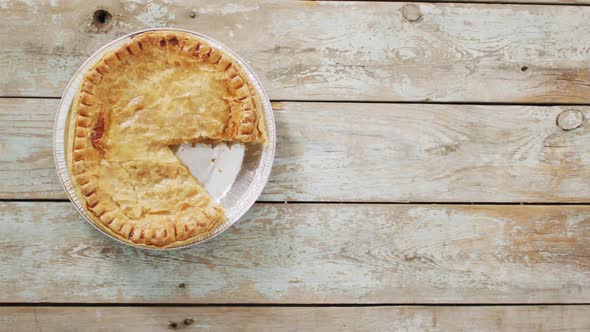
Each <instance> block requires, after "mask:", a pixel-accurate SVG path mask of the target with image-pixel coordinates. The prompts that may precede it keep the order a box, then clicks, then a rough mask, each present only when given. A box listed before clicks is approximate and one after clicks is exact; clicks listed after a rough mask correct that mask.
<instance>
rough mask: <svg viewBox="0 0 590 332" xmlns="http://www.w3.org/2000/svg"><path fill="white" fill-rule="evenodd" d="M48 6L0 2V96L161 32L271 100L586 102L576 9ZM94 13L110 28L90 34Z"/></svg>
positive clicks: (585, 47)
mask: <svg viewBox="0 0 590 332" xmlns="http://www.w3.org/2000/svg"><path fill="white" fill-rule="evenodd" d="M53 4H54V3H53V2H46V1H36V0H33V1H4V2H2V4H1V5H0V17H2V20H0V31H1V32H0V41H1V43H2V44H1V47H0V94H1V95H3V96H59V95H61V93H62V91H63V88H64V86H65V84H66V82H67V81H68V80H69V78H70V77H71V76H72V74H73V73H74V71H75V70H76V68H77V67H78V66H79V65H80V63H81V62H82V61H83V60H84V59H86V58H87V57H88V56H89V55H90V54H91V53H93V52H94V51H95V50H96V49H97V48H98V47H99V46H101V45H103V44H105V43H106V42H107V41H110V40H112V39H114V38H115V37H117V36H121V35H123V34H126V33H128V32H131V31H135V30H138V29H141V28H147V27H170V26H172V27H180V28H186V29H191V30H195V31H199V32H202V33H204V34H207V35H210V36H212V37H214V38H216V39H218V40H220V41H222V42H224V43H225V44H227V45H228V46H230V47H231V48H233V49H235V50H236V51H237V52H238V53H239V54H240V55H242V56H243V57H244V58H245V59H246V60H247V62H249V63H250V64H251V65H252V66H253V68H254V70H255V72H256V73H257V74H258V75H259V77H260V79H261V80H262V82H263V84H264V86H265V87H266V89H267V90H268V92H269V94H270V96H271V98H273V99H281V100H292V99H297V100H362V101H369V100H372V101H424V100H429V101H477V102H503V103H505V102H519V103H523V102H526V103H548V102H559V103H588V102H590V97H589V96H590V70H589V69H588V65H589V62H588V55H589V54H590V25H588V24H586V23H587V22H588V21H590V7H586V6H538V5H497V4H452V3H451V4H449V3H418V4H412V5H411V6H417V10H418V12H419V15H418V16H416V18H415V19H408V18H406V17H404V14H403V12H404V6H407V5H408V4H406V3H398V2H376V3H375V2H347V1H345V2H296V1H260V2H251V1H244V2H237V3H236V2H234V1H192V0H191V1H188V0H183V1H174V2H172V1H170V2H169V1H163V0H162V1H159V0H157V1H151V0H150V1H144V0H140V1H110V0H109V1H107V0H101V1H97V2H86V1H81V0H71V1H64V2H60V3H59V5H53ZM99 8H100V9H106V10H108V11H109V12H111V13H112V21H111V22H110V23H109V24H107V25H105V26H101V27H96V26H94V25H93V24H92V17H93V13H94V12H95V10H97V9H99ZM335 13H337V15H336V14H335ZM33 27H34V28H33ZM40 31H42V33H39V32H40Z"/></svg>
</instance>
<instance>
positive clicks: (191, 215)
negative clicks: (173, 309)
mask: <svg viewBox="0 0 590 332" xmlns="http://www.w3.org/2000/svg"><path fill="white" fill-rule="evenodd" d="M265 126H266V125H265V122H264V116H263V112H262V105H261V101H260V97H259V96H258V94H257V92H256V90H255V89H254V88H253V87H252V84H251V83H250V82H249V79H248V77H247V75H246V73H245V71H244V70H243V69H242V68H241V67H240V65H239V64H238V63H237V62H236V61H234V60H233V59H232V57H230V56H229V55H227V54H225V53H223V52H222V51H221V50H219V49H216V48H214V47H212V46H211V45H209V44H208V43H206V42H204V41H202V40H200V39H199V38H197V37H194V36H193V35H191V34H188V33H183V32H178V31H152V32H145V33H141V34H138V35H136V36H134V37H133V38H132V39H131V40H130V41H129V42H128V43H127V44H125V45H124V46H121V47H120V48H118V49H116V50H114V51H112V52H110V53H109V54H107V55H105V56H104V57H103V58H102V59H100V60H99V61H98V62H97V63H96V64H95V65H94V66H93V67H92V68H90V69H89V70H88V71H87V72H86V74H85V76H84V78H83V80H82V82H81V85H80V89H79V91H78V93H77V95H76V97H75V98H74V102H73V104H72V108H71V113H70V119H69V124H68V137H69V138H68V144H69V146H68V148H67V157H68V167H69V169H70V173H71V174H72V178H73V186H74V188H75V190H76V191H77V193H78V196H79V197H80V198H81V201H82V204H83V205H84V207H85V209H86V211H87V212H88V213H87V214H88V215H89V216H90V218H91V219H92V221H93V222H94V223H95V224H96V225H97V226H98V227H99V228H101V229H102V230H104V231H105V232H107V233H109V234H111V235H112V236H115V237H116V238H118V239H120V240H122V241H125V242H127V243H131V244H135V245H139V246H146V247H155V248H170V247H178V246H183V245H186V244H190V243H193V242H195V241H198V240H199V239H203V238H206V237H208V236H209V235H210V234H211V233H212V232H214V231H215V229H216V227H218V226H219V225H221V224H223V223H224V221H225V217H224V210H223V208H222V207H221V205H220V204H218V203H217V202H215V201H214V200H213V199H212V197H211V196H210V195H209V194H208V193H207V192H206V191H205V189H204V187H203V186H202V185H201V184H199V182H198V181H197V179H195V178H194V177H193V176H192V175H191V173H190V172H189V170H188V168H187V167H186V166H185V165H184V164H183V163H182V162H181V161H180V160H179V159H178V158H177V157H176V155H175V154H174V152H173V150H172V148H173V146H175V145H178V144H182V143H195V142H206V143H211V144H215V143H219V142H232V143H245V144H265V143H266V142H267V136H266V127H265Z"/></svg>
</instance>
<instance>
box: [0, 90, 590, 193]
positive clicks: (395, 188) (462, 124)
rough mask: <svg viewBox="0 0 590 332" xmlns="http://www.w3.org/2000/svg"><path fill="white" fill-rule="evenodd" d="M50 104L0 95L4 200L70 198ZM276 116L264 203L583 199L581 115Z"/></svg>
mask: <svg viewBox="0 0 590 332" xmlns="http://www.w3.org/2000/svg"><path fill="white" fill-rule="evenodd" d="M58 102H59V101H58V100H43V99H35V100H28V99H0V198H7V199H13V198H20V199H22V198H43V199H46V198H60V199H64V198H66V197H65V194H64V192H63V189H62V188H61V185H60V184H59V183H58V180H57V175H56V173H55V168H54V163H53V158H52V151H51V149H52V143H51V141H52V126H53V117H54V112H55V111H56V109H57V105H58ZM274 108H275V115H276V121H277V133H278V135H279V136H278V146H277V156H276V159H275V163H274V168H273V171H272V174H271V177H270V181H269V183H268V185H267V187H266V188H265V190H264V193H263V195H262V196H261V200H270V201H284V200H288V201H381V202H400V201H401V202H407V201H410V202H426V201H430V202H432V201H434V202H465V201H468V202H589V201H590V145H588V144H587V142H588V139H589V138H590V129H589V128H590V126H588V125H587V124H586V123H585V122H586V120H585V119H584V118H583V117H584V116H585V117H588V116H589V114H588V111H589V110H588V107H576V108H575V109H577V110H580V112H573V111H569V112H568V111H567V110H569V109H571V108H570V107H532V106H468V105H428V104H425V105H408V104H403V105H400V104H363V103H360V104H358V103H354V104H343V103H275V104H274ZM560 114H561V115H562V116H561V122H560V123H561V125H562V126H563V127H564V128H566V129H570V128H575V127H576V123H573V122H575V121H580V123H581V125H582V126H581V127H580V128H576V129H573V130H568V131H565V130H563V129H561V128H560V127H559V126H558V125H557V124H556V121H557V118H558V116H559V115H560ZM568 114H573V115H572V116H569V115H568ZM584 114H585V115H584Z"/></svg>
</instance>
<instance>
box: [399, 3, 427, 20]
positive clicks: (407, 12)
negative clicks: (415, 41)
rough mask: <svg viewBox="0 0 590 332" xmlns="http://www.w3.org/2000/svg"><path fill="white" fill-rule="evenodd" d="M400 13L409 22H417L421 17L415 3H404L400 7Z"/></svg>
mask: <svg viewBox="0 0 590 332" xmlns="http://www.w3.org/2000/svg"><path fill="white" fill-rule="evenodd" d="M402 15H403V16H404V18H405V19H406V20H408V21H410V22H418V21H419V20H420V19H421V18H422V13H421V12H420V8H418V6H416V5H405V6H403V7H402Z"/></svg>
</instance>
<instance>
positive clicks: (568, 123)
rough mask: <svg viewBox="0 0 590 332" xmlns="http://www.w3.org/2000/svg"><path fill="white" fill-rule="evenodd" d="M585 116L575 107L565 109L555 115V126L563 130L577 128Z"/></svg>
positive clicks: (580, 125)
mask: <svg viewBox="0 0 590 332" xmlns="http://www.w3.org/2000/svg"><path fill="white" fill-rule="evenodd" d="M585 122H586V117H585V116H584V113H582V111H580V110H577V109H569V110H565V111H563V112H561V113H559V115H558V116H557V126H559V128H561V130H564V131H570V130H574V129H578V128H580V127H582V126H583V125H584V123H585Z"/></svg>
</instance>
